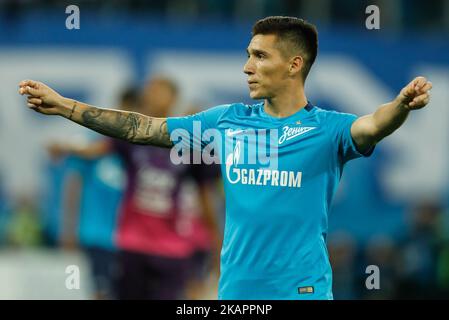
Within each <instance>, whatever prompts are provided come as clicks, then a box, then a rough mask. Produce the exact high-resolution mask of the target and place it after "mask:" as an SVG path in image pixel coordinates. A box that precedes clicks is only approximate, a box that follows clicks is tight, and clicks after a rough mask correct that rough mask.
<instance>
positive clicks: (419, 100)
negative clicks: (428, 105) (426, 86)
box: [412, 93, 430, 105]
mask: <svg viewBox="0 0 449 320" xmlns="http://www.w3.org/2000/svg"><path fill="white" fill-rule="evenodd" d="M429 98H430V96H429V94H428V93H424V94H421V95H419V96H417V97H415V98H414V99H413V101H412V102H414V105H421V104H424V101H426V100H427V101H428V100H429Z"/></svg>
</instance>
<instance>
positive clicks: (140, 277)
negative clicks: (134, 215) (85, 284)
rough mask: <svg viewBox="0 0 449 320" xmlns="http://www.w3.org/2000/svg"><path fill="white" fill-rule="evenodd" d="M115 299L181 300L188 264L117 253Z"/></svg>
mask: <svg viewBox="0 0 449 320" xmlns="http://www.w3.org/2000/svg"><path fill="white" fill-rule="evenodd" d="M118 261H119V272H118V282H117V284H118V286H117V291H118V298H119V299H123V300H128V299H139V300H143V299H148V300H177V299H183V298H185V297H184V292H185V287H186V284H187V281H188V279H189V277H190V267H191V260H190V257H186V258H168V257H161V256H152V255H147V254H142V253H136V252H131V251H120V252H119V259H118Z"/></svg>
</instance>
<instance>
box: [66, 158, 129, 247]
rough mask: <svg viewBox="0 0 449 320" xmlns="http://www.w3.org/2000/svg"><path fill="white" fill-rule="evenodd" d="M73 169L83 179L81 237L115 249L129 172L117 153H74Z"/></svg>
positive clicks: (86, 242)
mask: <svg viewBox="0 0 449 320" xmlns="http://www.w3.org/2000/svg"><path fill="white" fill-rule="evenodd" d="M68 163H69V168H70V169H69V170H70V171H71V172H72V173H73V172H75V173H77V174H79V175H80V177H81V180H82V188H81V199H80V213H79V229H78V235H79V241H80V243H81V244H82V245H84V246H90V247H97V248H103V249H107V250H112V249H114V248H115V243H114V242H115V241H114V237H115V230H116V226H117V218H118V212H119V208H120V203H121V199H122V194H123V189H124V184H125V172H124V169H123V164H122V161H121V159H120V157H119V156H118V155H116V154H110V155H106V156H102V157H100V158H98V159H92V160H90V159H89V160H88V159H82V158H79V157H76V156H70V157H69V159H68Z"/></svg>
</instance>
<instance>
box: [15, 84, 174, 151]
mask: <svg viewBox="0 0 449 320" xmlns="http://www.w3.org/2000/svg"><path fill="white" fill-rule="evenodd" d="M19 93H20V94H21V95H24V94H26V95H28V99H27V102H28V107H30V108H31V109H33V110H35V111H37V112H40V113H43V114H47V115H60V116H62V117H64V118H67V119H69V120H72V121H74V122H76V123H78V124H80V125H82V126H84V127H87V128H89V129H92V130H95V131H97V132H99V133H101V134H104V135H107V136H110V137H113V138H120V139H123V140H126V141H129V142H131V143H135V144H149V145H154V146H160V147H167V148H168V147H171V146H172V145H173V144H172V142H171V141H170V135H169V133H168V129H167V119H166V118H154V117H149V116H145V115H143V114H140V113H137V112H129V111H120V110H113V109H105V108H98V107H94V106H90V105H88V104H85V103H81V102H79V101H75V100H72V99H67V98H64V97H62V96H61V95H59V94H58V93H57V92H56V91H54V90H52V89H51V88H50V87H48V86H47V85H45V84H43V83H41V82H37V81H33V80H24V81H22V82H20V84H19Z"/></svg>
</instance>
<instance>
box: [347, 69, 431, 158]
mask: <svg viewBox="0 0 449 320" xmlns="http://www.w3.org/2000/svg"><path fill="white" fill-rule="evenodd" d="M431 88H432V83H431V82H430V81H427V80H426V78H424V77H416V78H415V79H413V81H411V82H410V83H409V84H408V85H407V86H406V87H405V88H403V89H402V90H401V92H400V93H399V95H398V96H397V97H396V98H395V99H394V100H393V101H391V102H389V103H386V104H383V105H381V106H380V107H379V108H378V109H377V110H376V112H374V113H372V114H368V115H366V116H363V117H360V118H358V119H357V120H356V121H354V123H353V124H352V126H351V136H352V138H353V139H354V142H355V144H356V146H357V149H358V150H359V151H360V152H362V153H365V152H367V151H368V150H369V149H371V148H372V147H373V146H374V145H375V144H376V143H378V142H379V141H380V140H382V139H383V138H385V137H386V136H388V135H390V134H391V133H393V132H394V131H395V130H396V129H398V128H399V127H400V126H401V125H402V124H403V123H404V121H405V120H406V119H407V116H408V114H409V112H410V111H411V110H417V109H421V108H423V107H425V106H426V105H427V104H428V103H429V99H430V92H429V91H430V89H431Z"/></svg>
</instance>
